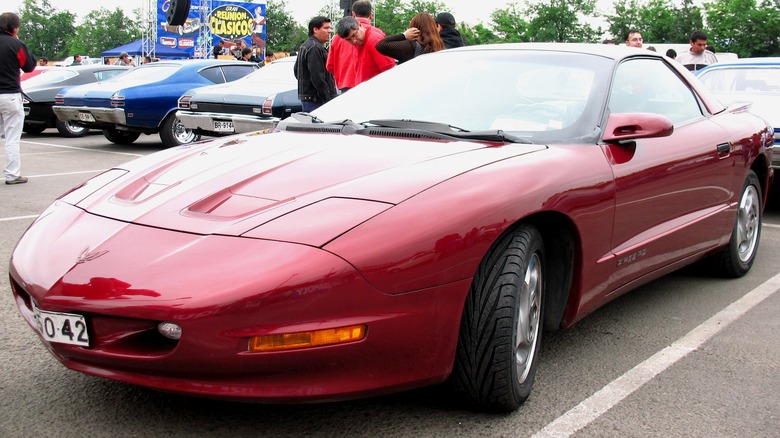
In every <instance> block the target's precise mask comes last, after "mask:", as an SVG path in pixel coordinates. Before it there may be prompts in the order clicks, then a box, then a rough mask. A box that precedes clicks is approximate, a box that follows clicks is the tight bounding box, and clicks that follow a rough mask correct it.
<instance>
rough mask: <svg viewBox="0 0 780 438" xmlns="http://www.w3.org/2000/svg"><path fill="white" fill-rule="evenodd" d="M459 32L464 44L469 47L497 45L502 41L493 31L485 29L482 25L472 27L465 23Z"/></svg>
mask: <svg viewBox="0 0 780 438" xmlns="http://www.w3.org/2000/svg"><path fill="white" fill-rule="evenodd" d="M458 31H459V32H460V35H461V36H462V37H463V42H464V43H466V45H467V46H474V45H478V44H495V43H498V42H500V41H501V38H500V37H499V36H498V35H496V34H495V33H493V31H492V30H490V29H489V28H487V27H485V25H483V24H482V23H479V24H477V25H476V26H473V27H470V26H467V25H466V24H464V23H461V24H460V25H458Z"/></svg>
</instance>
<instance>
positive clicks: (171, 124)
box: [160, 113, 200, 148]
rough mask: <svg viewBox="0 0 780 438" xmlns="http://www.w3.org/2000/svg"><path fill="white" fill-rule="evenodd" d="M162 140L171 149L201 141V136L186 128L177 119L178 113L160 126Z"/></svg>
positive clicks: (171, 115) (169, 116) (169, 115)
mask: <svg viewBox="0 0 780 438" xmlns="http://www.w3.org/2000/svg"><path fill="white" fill-rule="evenodd" d="M160 140H162V143H163V145H165V147H169V148H171V147H174V146H181V145H183V144H189V143H192V142H193V141H197V140H200V135H198V134H195V132H193V131H192V129H188V128H186V127H185V126H184V125H183V124H182V123H181V120H179V118H178V117H176V113H171V114H168V117H166V118H165V120H163V122H162V125H160Z"/></svg>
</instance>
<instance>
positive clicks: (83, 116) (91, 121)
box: [52, 105, 127, 126]
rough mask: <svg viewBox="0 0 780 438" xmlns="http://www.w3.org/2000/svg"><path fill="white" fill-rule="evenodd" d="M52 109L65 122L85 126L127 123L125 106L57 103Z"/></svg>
mask: <svg viewBox="0 0 780 438" xmlns="http://www.w3.org/2000/svg"><path fill="white" fill-rule="evenodd" d="M52 109H53V110H54V114H56V115H57V118H58V119H60V120H62V121H63V122H76V123H80V124H83V125H85V126H90V125H101V126H106V125H126V124H127V118H126V117H125V110H124V109H123V108H101V107H92V106H65V105H55V106H54V107H53V108H52Z"/></svg>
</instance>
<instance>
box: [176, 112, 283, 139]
mask: <svg viewBox="0 0 780 438" xmlns="http://www.w3.org/2000/svg"><path fill="white" fill-rule="evenodd" d="M176 116H177V117H178V118H179V120H180V121H181V123H182V124H183V125H184V126H185V127H187V128H188V129H194V130H198V131H202V132H210V133H215V134H240V133H243V132H252V131H260V130H263V129H274V128H275V127H276V125H277V124H278V123H279V119H278V118H276V117H259V116H249V115H241V114H227V113H196V112H192V111H182V110H179V111H177V112H176ZM225 122H227V123H225ZM231 127H232V130H231V129H230V128H231Z"/></svg>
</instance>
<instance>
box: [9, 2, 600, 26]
mask: <svg viewBox="0 0 780 438" xmlns="http://www.w3.org/2000/svg"><path fill="white" fill-rule="evenodd" d="M440 1H441V3H444V4H445V5H447V8H448V10H449V11H448V12H451V13H452V14H453V15H454V16H455V20H457V21H458V23H460V22H465V23H468V24H471V25H474V24H477V23H479V22H482V23H485V24H487V23H489V22H490V14H491V13H492V12H493V11H495V10H496V9H503V8H506V7H508V6H509V5H510V4H512V3H515V0H440ZM22 2H23V1H22V0H3V6H2V7H3V9H4V10H3V12H5V11H17V10H18V9H19V7H20V6H21V5H22ZM259 2H260V0H254V3H259ZM331 2H332V3H333V4H336V5H337V4H338V3H339V0H287V1H286V2H285V3H286V4H287V10H288V11H289V12H290V13H291V14H292V16H293V18H294V19H295V21H297V22H298V23H300V24H302V25H304V26H305V25H306V23H308V21H309V19H310V18H311V17H313V16H314V15H316V14H317V12H319V10H320V9H321V8H322V7H323V6H325V5H327V4H330V3H331ZM144 3H145V0H98V1H86V0H79V1H74V0H49V4H51V5H52V6H53V7H54V8H55V9H57V10H58V11H60V12H63V11H70V12H72V13H74V14H76V16H77V17H78V19H77V20H80V19H82V18H84V16H85V15H86V14H88V13H89V12H90V11H92V10H94V9H99V8H101V7H104V8H106V9H108V10H110V11H113V10H114V9H116V8H117V7H121V8H122V9H124V10H125V12H126V14H128V15H131V16H132V12H133V10H134V9H141V8H142V6H143V4H144ZM599 3H600V4H604V5H605V6H602V8H605V7H606V8H609V11H611V9H612V0H599ZM522 4H524V2H523V3H522ZM440 12H441V11H440ZM604 12H608V11H604ZM23 25H24V24H23Z"/></svg>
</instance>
